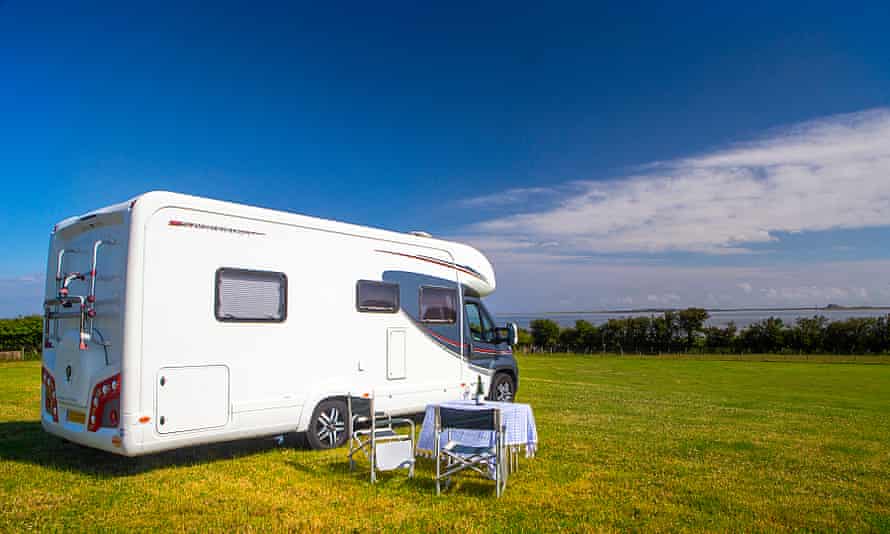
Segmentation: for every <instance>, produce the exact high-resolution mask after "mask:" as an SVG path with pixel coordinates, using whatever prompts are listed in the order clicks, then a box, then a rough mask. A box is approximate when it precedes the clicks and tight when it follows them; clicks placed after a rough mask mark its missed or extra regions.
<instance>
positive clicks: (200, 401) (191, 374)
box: [155, 365, 229, 434]
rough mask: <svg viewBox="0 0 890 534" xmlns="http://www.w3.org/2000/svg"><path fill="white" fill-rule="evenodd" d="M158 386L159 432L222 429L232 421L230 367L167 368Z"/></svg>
mask: <svg viewBox="0 0 890 534" xmlns="http://www.w3.org/2000/svg"><path fill="white" fill-rule="evenodd" d="M156 384H157V392H158V413H157V417H156V418H155V425H156V427H157V429H158V433H160V434H170V433H172V432H185V431H189V430H201V429H206V428H215V427H221V426H224V425H225V424H226V423H227V422H228V421H229V369H228V367H226V366H224V365H205V366H198V367H164V368H162V369H161V370H160V372H159V373H158V378H157V383H156Z"/></svg>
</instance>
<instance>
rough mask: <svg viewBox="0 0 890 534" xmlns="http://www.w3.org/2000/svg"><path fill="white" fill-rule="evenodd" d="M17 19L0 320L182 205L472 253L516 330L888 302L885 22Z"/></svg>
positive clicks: (352, 8) (556, 16) (7, 56)
mask: <svg viewBox="0 0 890 534" xmlns="http://www.w3.org/2000/svg"><path fill="white" fill-rule="evenodd" d="M623 4H624V5H621V6H617V5H598V4H595V3H589V2H586V3H579V4H557V3H547V4H546V7H545V6H544V5H538V6H534V5H529V6H519V5H517V4H515V3H502V4H496V3H486V5H485V6H482V7H479V6H473V5H471V4H454V3H452V4H449V5H447V6H442V7H435V8H431V7H425V6H424V7H418V6H417V5H412V4H411V3H393V4H387V5H386V6H381V5H372V4H368V3H365V4H355V5H340V6H336V7H317V6H297V5H293V4H281V5H275V4H271V3H268V4H263V5H262V6H252V5H244V4H227V3H225V2H220V3H214V4H213V5H212V6H209V5H204V6H201V5H197V4H195V5H186V3H185V2H177V3H164V4H162V3H157V4H152V5H150V6H131V5H122V4H120V3H86V2H84V3H76V4H70V3H58V4H54V3H46V4H42V5H36V3H31V2H17V1H7V2H0V72H2V78H0V82H2V83H0V177H2V179H3V182H4V185H5V191H6V195H5V196H4V200H3V208H4V209H3V210H2V211H0V222H2V225H3V228H5V229H6V232H4V235H3V238H2V239H3V244H4V249H5V250H6V251H7V253H6V254H3V255H2V256H0V315H15V314H18V313H28V312H35V311H38V310H39V303H40V299H41V295H40V292H41V287H42V285H41V283H40V281H39V280H40V278H41V277H42V276H43V270H44V265H45V261H46V260H45V254H46V245H47V239H48V235H49V230H50V229H51V227H52V225H53V223H54V222H56V221H58V220H60V219H62V218H64V217H67V216H70V215H72V214H78V213H82V212H84V211H88V210H90V209H94V208H96V207H99V206H103V205H107V204H110V203H114V202H118V201H120V200H122V199H125V198H128V197H131V196H134V195H136V194H138V193H140V192H143V191H147V190H152V189H168V190H173V191H180V192H185V193H192V194H198V195H204V196H210V197H214V198H221V199H225V200H232V201H237V202H244V203H249V204H256V205H261V206H265V207H270V208H276V209H284V210H289V211H294V212H300V213H306V214H310V215H317V216H322V217H329V218H334V219H339V220H345V221H349V222H355V223H359V224H367V225H373V226H379V227H385V228H390V229H396V230H412V229H424V230H427V231H430V232H432V233H434V234H436V235H440V236H446V237H453V238H458V239H463V240H467V241H470V242H472V243H474V244H476V245H478V246H479V247H480V248H482V249H483V250H484V251H485V252H486V253H487V254H489V256H490V257H491V258H492V260H493V261H494V263H495V267H496V270H497V272H498V275H499V290H498V292H497V293H496V294H495V295H493V297H492V304H493V306H494V307H495V308H496V309H497V310H500V311H541V310H579V309H591V308H597V309H600V308H617V307H622V308H623V307H628V306H631V307H644V306H650V305H671V306H685V305H705V306H729V305H744V306H755V305H768V306H780V305H802V304H815V305H824V304H827V303H828V302H838V303H841V304H890V276H888V275H887V273H888V272H890V269H888V267H890V252H888V250H887V244H888V243H890V229H888V225H890V200H888V197H890V148H888V147H890V111H888V109H890V38H888V37H887V31H886V29H887V28H888V27H890V8H888V7H887V6H886V3H878V2H876V3H874V4H872V5H862V6H857V7H856V9H855V10H850V12H847V13H845V12H840V11H839V10H838V9H837V4H836V3H821V4H820V3H814V2H808V3H805V4H804V3H801V5H800V6H779V5H775V4H774V3H766V2H764V3H757V2H749V3H746V4H745V6H744V7H739V6H732V8H731V9H730V8H726V7H721V6H718V5H714V4H715V3H701V4H686V5H684V6H678V5H675V4H671V5H670V6H662V5H659V4H657V3H653V4H645V3H623Z"/></svg>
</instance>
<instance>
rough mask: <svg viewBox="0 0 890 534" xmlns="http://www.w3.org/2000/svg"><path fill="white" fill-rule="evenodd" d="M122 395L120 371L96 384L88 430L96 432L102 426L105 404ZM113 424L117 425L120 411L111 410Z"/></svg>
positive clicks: (91, 400)
mask: <svg viewBox="0 0 890 534" xmlns="http://www.w3.org/2000/svg"><path fill="white" fill-rule="evenodd" d="M120 396H121V374H120V373H118V374H116V375H114V376H112V377H110V378H106V379H105V380H103V381H101V382H99V383H98V384H96V387H94V388H93V396H92V397H91V399H90V415H89V418H88V419H87V430H89V431H90V432H95V431H97V430H99V428H101V427H102V414H104V413H105V406H106V405H107V404H108V403H109V402H111V401H113V400H115V399H119V398H120ZM108 418H109V420H110V421H111V423H112V425H114V426H117V423H118V412H117V410H115V409H112V410H111V413H110V414H109V416H108Z"/></svg>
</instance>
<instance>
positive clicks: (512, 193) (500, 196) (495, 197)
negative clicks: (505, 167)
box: [461, 187, 556, 208]
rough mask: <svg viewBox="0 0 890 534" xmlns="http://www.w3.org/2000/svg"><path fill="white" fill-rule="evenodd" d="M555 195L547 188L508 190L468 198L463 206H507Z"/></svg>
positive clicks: (463, 202) (553, 191)
mask: <svg viewBox="0 0 890 534" xmlns="http://www.w3.org/2000/svg"><path fill="white" fill-rule="evenodd" d="M555 193H556V191H555V190H553V189H550V188H546V187H520V188H516V189H508V190H506V191H502V192H500V193H492V194H490V195H482V196H478V197H473V198H467V199H464V200H462V201H461V205H463V206H466V207H468V208H476V207H487V206H490V207H493V206H506V205H509V204H519V203H522V202H527V201H529V200H530V199H532V198H535V197H541V196H549V195H553V194H555Z"/></svg>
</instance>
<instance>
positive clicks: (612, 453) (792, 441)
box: [0, 355, 890, 532]
mask: <svg viewBox="0 0 890 534" xmlns="http://www.w3.org/2000/svg"><path fill="white" fill-rule="evenodd" d="M520 366H521V372H522V384H521V388H520V395H519V399H518V400H520V401H523V402H529V403H531V404H532V405H533V407H534V409H535V414H536V418H537V422H538V430H539V433H540V437H541V445H540V451H539V455H538V457H537V458H535V459H531V460H525V459H523V461H522V463H521V469H520V471H519V472H518V473H516V474H514V475H513V477H512V478H511V479H510V482H509V484H508V487H507V491H506V494H505V495H504V497H502V498H501V499H500V500H499V501H496V500H495V499H494V496H493V486H492V484H491V483H489V482H486V481H483V480H481V479H476V478H474V477H463V478H457V479H455V481H456V484H455V485H454V486H453V488H452V489H451V490H450V491H449V492H448V493H446V494H444V495H443V496H441V497H438V498H437V497H436V496H435V490H434V486H433V483H432V480H431V478H430V477H431V467H432V463H431V462H430V461H426V460H421V461H420V463H419V469H418V472H417V478H416V479H414V480H408V479H407V478H406V477H405V476H404V474H403V472H398V473H396V474H384V475H382V481H381V482H380V483H378V484H377V485H376V486H371V485H370V484H368V482H367V477H366V474H365V473H364V472H356V473H351V472H350V471H349V470H348V466H347V462H346V459H345V452H344V450H342V449H341V450H335V451H327V452H313V451H308V450H299V449H295V448H292V447H281V448H278V447H275V446H273V445H272V443H271V442H270V441H268V440H257V441H250V442H239V443H236V444H226V445H219V446H209V447H200V448H197V449H191V450H188V451H176V452H173V453H166V454H161V455H156V456H152V457H147V458H139V459H127V458H119V457H116V456H112V455H108V454H105V453H100V452H96V451H92V450H89V449H84V448H81V447H78V446H75V445H72V444H69V443H66V442H64V441H62V440H59V439H56V438H53V437H50V436H48V435H46V434H44V433H43V431H42V430H41V428H40V424H39V422H38V402H39V395H40V386H39V381H40V367H39V362H15V363H4V364H0V500H2V503H3V505H2V507H0V530H2V531H8V530H26V529H50V530H61V529H75V530H95V529H120V530H124V529H127V530H130V529H133V528H138V529H176V530H202V531H203V530H216V531H232V530H236V529H237V530H267V529H276V530H281V529H292V530H296V529H299V530H325V531H331V532H337V531H342V530H369V529H374V527H376V528H378V529H384V530H409V531H411V530H441V531H449V532H451V531H471V532H473V531H479V532H483V531H492V532H494V531H497V532H514V531H553V530H556V529H565V530H575V531H585V530H622V531H624V530H662V531H678V530H698V531H714V530H735V531H778V530H781V531H786V530H788V531H790V530H819V531H822V530H843V531H851V530H859V531H890V365H880V364H877V365H868V364H863V363H851V364H840V363H812V362H810V363H804V362H801V363H789V362H758V361H719V360H707V359H696V360H682V359H679V360H676V359H675V360H669V359H661V360H654V359H652V358H648V359H647V358H624V359H622V358H618V357H607V358H603V357H589V356H575V355H547V356H522V357H521V359H520Z"/></svg>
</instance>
